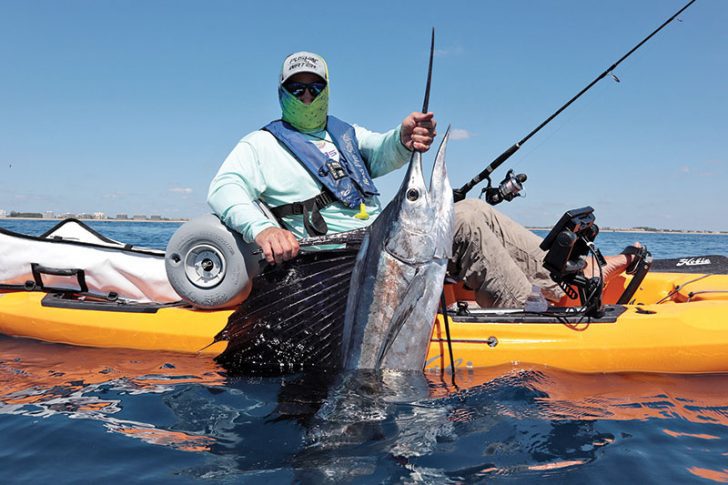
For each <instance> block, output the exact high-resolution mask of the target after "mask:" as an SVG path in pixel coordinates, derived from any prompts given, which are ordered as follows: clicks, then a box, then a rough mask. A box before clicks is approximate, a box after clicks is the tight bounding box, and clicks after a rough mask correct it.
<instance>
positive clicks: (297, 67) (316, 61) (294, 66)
mask: <svg viewBox="0 0 728 485" xmlns="http://www.w3.org/2000/svg"><path fill="white" fill-rule="evenodd" d="M299 72H310V73H313V74H316V75H317V76H319V77H320V78H321V79H323V80H324V81H326V82H328V80H329V69H328V67H327V66H326V61H324V58H323V57H321V56H320V55H318V54H314V53H313V52H306V51H301V52H294V53H293V54H291V55H289V56H288V57H286V58H285V60H284V61H283V67H282V68H281V84H283V83H285V82H286V81H287V80H288V78H290V77H291V76H293V75H294V74H298V73H299Z"/></svg>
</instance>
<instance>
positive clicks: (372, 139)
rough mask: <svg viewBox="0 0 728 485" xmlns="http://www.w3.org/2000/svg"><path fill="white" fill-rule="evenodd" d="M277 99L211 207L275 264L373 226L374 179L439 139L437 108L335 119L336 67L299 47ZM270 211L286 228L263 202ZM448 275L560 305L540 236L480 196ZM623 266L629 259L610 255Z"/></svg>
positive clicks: (481, 292)
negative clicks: (537, 290) (316, 238)
mask: <svg viewBox="0 0 728 485" xmlns="http://www.w3.org/2000/svg"><path fill="white" fill-rule="evenodd" d="M278 98H279V101H280V105H281V110H282V119H281V120H276V121H274V122H271V123H269V124H268V125H266V126H265V127H264V128H263V129H262V130H258V131H255V132H253V133H250V134H248V135H247V136H245V137H244V138H243V139H242V140H241V141H240V142H239V143H238V145H237V146H236V147H235V148H234V149H233V151H232V152H231V153H230V155H228V157H227V158H226V159H225V161H224V163H223V164H222V166H221V167H220V170H219V171H218V173H217V175H216V176H215V178H214V179H213V180H212V183H211V184H210V190H209V193H208V199H207V200H208V203H209V205H210V207H211V208H212V210H213V211H214V212H215V214H217V215H218V216H219V217H220V219H221V220H222V221H223V222H224V223H225V224H226V225H227V226H228V227H230V228H232V229H234V230H236V231H238V232H239V233H240V234H241V235H242V236H243V239H245V240H246V241H248V242H251V241H255V242H256V243H257V244H258V246H260V248H261V249H262V251H263V254H264V255H265V258H266V259H267V260H268V261H269V262H270V263H280V262H282V261H286V260H289V259H291V258H294V257H295V256H296V255H297V254H298V251H299V245H298V239H300V238H302V237H305V236H313V235H319V234H326V233H337V232H344V231H349V230H353V229H357V228H362V227H366V226H368V225H369V224H371V222H372V221H373V219H374V218H375V217H376V216H377V215H378V214H379V213H380V212H381V210H382V207H381V204H380V202H379V199H378V197H377V195H378V192H377V190H376V187H375V186H374V182H373V181H372V178H376V177H379V176H382V175H384V174H386V173H389V172H391V171H392V170H395V169H397V168H399V167H401V166H402V165H404V164H405V163H406V162H407V161H408V160H409V158H410V156H411V154H412V151H413V150H417V151H420V152H426V151H427V150H429V148H430V146H431V145H432V141H433V139H434V138H435V136H436V134H437V133H436V126H437V123H436V121H435V119H434V115H433V113H411V114H409V115H408V116H406V117H405V118H404V120H403V121H402V123H401V124H400V125H399V126H398V127H396V128H394V129H392V130H390V131H388V132H386V133H383V134H382V133H374V132H371V131H369V130H366V129H365V128H362V127H359V126H350V125H348V124H347V123H344V122H342V121H341V120H338V119H337V118H334V117H333V116H328V101H329V72H328V67H327V65H326V62H325V61H324V59H323V58H322V57H321V56H319V55H318V54H314V53H311V52H297V53H294V54H291V55H289V56H288V57H286V59H285V60H284V61H283V67H282V69H281V76H280V82H279V86H278ZM257 200H260V201H262V202H264V203H265V204H266V205H267V206H269V207H271V208H272V210H273V213H274V214H275V215H276V216H277V217H278V219H280V220H282V221H283V223H284V225H285V226H286V228H281V227H278V226H277V225H276V224H275V223H274V222H273V221H271V220H270V219H269V218H267V217H266V216H265V215H264V214H263V213H262V211H261V210H260V209H259V208H258V206H257V205H256V201H257ZM455 225H456V233H455V241H454V255H453V260H452V261H451V264H450V267H449V272H450V274H451V275H452V276H454V277H457V278H460V279H462V280H464V282H465V284H466V285H468V286H469V287H470V288H473V289H475V290H476V295H477V300H478V303H480V304H481V305H483V306H486V305H487V306H501V307H508V306H510V307H520V306H523V304H524V302H525V300H526V297H527V296H528V294H529V293H530V292H531V288H532V285H534V284H535V285H538V286H539V287H541V288H542V291H543V293H544V295H545V296H546V298H547V299H549V300H551V301H553V302H556V301H558V300H559V299H560V298H561V297H562V295H563V292H562V291H561V289H560V288H559V287H558V286H557V285H556V284H555V283H554V282H553V281H551V279H550V278H549V275H548V273H547V272H546V271H545V270H544V269H543V268H542V267H541V262H542V260H543V256H544V253H543V251H541V250H540V249H539V248H538V245H539V244H540V238H538V236H536V235H535V234H533V233H532V232H531V231H529V230H527V229H526V228H524V227H523V226H521V225H519V224H517V223H515V222H514V221H512V220H510V219H508V218H507V217H505V216H504V215H502V214H500V213H498V212H497V211H495V210H494V209H493V208H492V207H490V206H489V205H487V204H486V203H484V202H482V201H479V200H465V201H462V202H459V203H458V204H456V206H455ZM608 263H609V264H608V266H607V268H606V270H607V272H608V273H610V274H614V273H615V272H616V273H619V272H621V271H622V270H623V269H624V268H626V267H627V263H629V257H628V256H615V257H612V258H608Z"/></svg>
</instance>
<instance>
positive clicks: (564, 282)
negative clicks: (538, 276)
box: [540, 206, 606, 318]
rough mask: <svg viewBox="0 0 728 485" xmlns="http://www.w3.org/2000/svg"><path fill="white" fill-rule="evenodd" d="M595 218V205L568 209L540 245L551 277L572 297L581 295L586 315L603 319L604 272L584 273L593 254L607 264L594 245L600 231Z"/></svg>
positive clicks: (544, 264) (600, 263)
mask: <svg viewBox="0 0 728 485" xmlns="http://www.w3.org/2000/svg"><path fill="white" fill-rule="evenodd" d="M594 220H595V217H594V209H593V208H591V207H588V206H587V207H582V208H581V209H573V210H570V211H567V212H566V213H564V215H563V216H561V219H559V222H557V223H556V225H555V226H554V227H553V229H551V232H549V233H548V235H547V236H546V238H544V240H543V241H542V242H541V245H540V247H541V249H543V250H544V251H546V256H545V257H544V261H543V267H544V268H546V269H547V270H548V271H549V272H550V274H551V279H553V280H554V281H555V282H556V283H558V284H559V286H560V287H561V289H563V290H564V292H565V293H566V294H567V295H568V296H569V297H570V298H572V299H576V298H577V296H578V297H579V299H580V300H581V304H582V305H583V306H584V315H585V316H588V317H594V318H600V317H602V316H603V315H604V305H603V304H602V290H603V286H604V282H603V280H602V278H601V273H600V276H592V277H589V278H587V277H586V276H585V274H584V269H585V268H586V258H587V257H588V256H589V254H590V253H591V254H592V255H593V256H594V257H596V260H597V261H598V264H599V265H600V267H601V266H604V265H605V264H606V261H605V260H604V257H603V256H602V254H601V252H600V251H599V249H598V248H597V247H596V246H595V245H594V240H595V239H596V237H597V234H599V227H598V226H597V225H596V224H595V223H594ZM575 288H576V290H575Z"/></svg>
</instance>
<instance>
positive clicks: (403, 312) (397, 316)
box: [377, 269, 427, 369]
mask: <svg viewBox="0 0 728 485" xmlns="http://www.w3.org/2000/svg"><path fill="white" fill-rule="evenodd" d="M426 285H427V278H426V274H423V273H422V272H420V271H419V269H418V270H417V272H416V273H415V276H414V278H413V279H412V281H411V282H410V284H409V287H408V288H407V292H406V293H405V294H404V296H403V297H402V300H401V302H400V304H399V305H397V308H395V309H394V313H393V314H392V319H391V323H390V326H389V331H388V332H387V336H386V338H385V339H384V343H383V345H382V348H381V350H380V351H379V355H378V356H377V369H380V368H381V367H382V362H383V361H384V358H385V357H386V356H387V353H388V352H389V350H390V349H391V348H392V344H394V342H395V340H397V336H398V335H399V333H400V331H401V330H402V327H404V324H405V323H406V322H407V318H408V317H409V316H410V315H411V314H412V311H413V310H414V309H415V308H416V307H417V305H418V304H419V301H420V299H421V298H422V295H424V294H425V288H426Z"/></svg>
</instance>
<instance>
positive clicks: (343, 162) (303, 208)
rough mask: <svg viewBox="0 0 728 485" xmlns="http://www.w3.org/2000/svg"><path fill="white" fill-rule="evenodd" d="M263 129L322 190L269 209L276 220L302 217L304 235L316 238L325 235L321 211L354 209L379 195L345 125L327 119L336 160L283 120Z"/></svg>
mask: <svg viewBox="0 0 728 485" xmlns="http://www.w3.org/2000/svg"><path fill="white" fill-rule="evenodd" d="M263 129H264V130H265V131H267V132H269V133H271V134H272V135H273V136H274V137H275V138H276V139H277V140H278V141H279V142H280V143H281V144H282V145H283V146H285V147H286V148H287V149H288V150H289V151H290V152H291V154H293V156H294V157H295V158H296V160H298V161H299V162H300V163H301V165H303V166H304V167H305V168H306V169H307V170H308V172H309V173H310V174H311V175H312V176H313V177H315V178H316V180H318V181H319V182H321V184H322V185H323V190H322V191H321V193H320V194H318V195H317V196H316V197H312V198H311V199H308V200H304V201H299V202H294V203H291V204H285V205H281V206H278V207H273V208H271V211H272V212H273V214H274V215H275V216H276V217H277V218H278V219H280V218H281V217H285V216H290V215H303V225H304V228H305V229H306V232H307V233H308V234H309V235H311V236H320V235H324V234H326V233H327V232H328V227H327V226H326V222H325V221H324V219H323V217H322V216H321V213H320V210H321V209H323V208H324V207H327V206H329V205H331V204H333V203H334V202H336V201H339V202H341V203H343V204H344V205H346V206H347V207H350V208H352V209H356V208H359V205H360V204H361V203H362V202H364V200H365V199H367V198H368V197H371V196H373V195H378V194H379V192H378V191H377V188H376V187H375V186H374V182H373V181H372V178H371V176H370V175H369V170H368V169H367V166H366V164H365V163H364V159H363V158H362V155H361V152H360V151H359V142H358V141H357V139H356V133H355V132H354V127H353V126H351V125H349V124H348V123H345V122H343V121H341V120H339V119H338V118H335V117H333V116H329V117H328V118H327V122H326V131H327V132H328V133H329V135H330V136H331V139H332V142H333V144H334V145H335V146H336V148H337V149H338V151H339V160H338V161H336V160H334V159H332V158H330V157H328V156H327V155H325V154H324V153H322V152H321V150H319V149H318V148H317V147H316V146H315V145H314V144H313V143H311V142H310V141H309V140H308V139H307V138H306V137H305V136H304V135H302V134H301V133H300V132H299V131H297V130H296V129H294V128H293V127H291V125H289V124H288V123H286V122H285V121H282V120H276V121H273V122H271V123H269V124H267V125H266V126H265V127H263Z"/></svg>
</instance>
